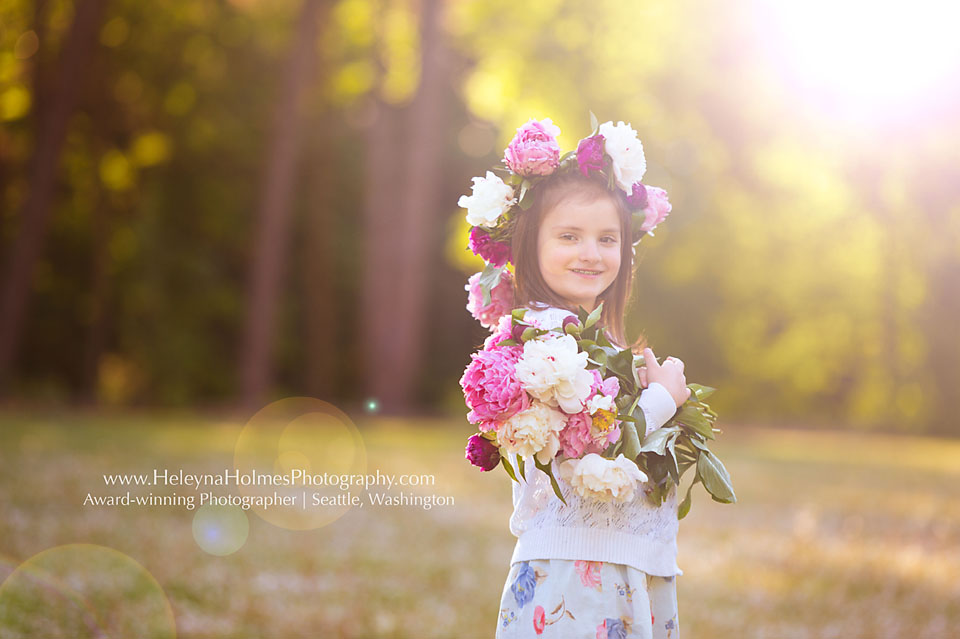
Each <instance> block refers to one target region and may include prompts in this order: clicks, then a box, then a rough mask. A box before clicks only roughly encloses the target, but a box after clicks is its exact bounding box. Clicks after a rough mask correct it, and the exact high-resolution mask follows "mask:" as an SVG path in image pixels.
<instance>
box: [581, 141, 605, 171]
mask: <svg viewBox="0 0 960 639" xmlns="http://www.w3.org/2000/svg"><path fill="white" fill-rule="evenodd" d="M577 166H579V167H580V172H581V173H583V175H584V177H587V176H589V175H590V170H591V169H592V170H594V171H600V170H602V169H603V136H602V135H593V136H590V137H589V138H584V139H582V140H580V144H579V145H578V146H577Z"/></svg>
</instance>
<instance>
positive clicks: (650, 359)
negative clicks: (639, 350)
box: [643, 346, 660, 369]
mask: <svg viewBox="0 0 960 639" xmlns="http://www.w3.org/2000/svg"><path fill="white" fill-rule="evenodd" d="M643 363H644V364H646V366H647V368H649V369H655V368H660V364H659V363H657V356H656V355H654V354H653V349H652V348H650V347H649V346H648V347H647V348H645V349H643Z"/></svg>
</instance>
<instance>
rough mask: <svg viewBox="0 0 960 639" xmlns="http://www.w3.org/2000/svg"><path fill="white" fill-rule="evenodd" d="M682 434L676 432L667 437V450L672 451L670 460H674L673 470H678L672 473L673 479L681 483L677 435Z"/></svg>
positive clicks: (678, 483)
mask: <svg viewBox="0 0 960 639" xmlns="http://www.w3.org/2000/svg"><path fill="white" fill-rule="evenodd" d="M679 436H680V433H675V434H674V435H671V436H670V437H669V438H668V439H667V450H668V451H669V452H670V460H671V461H672V462H673V466H672V467H671V470H674V471H676V474H673V473H671V475H672V476H673V481H675V482H676V483H677V485H678V486H679V485H680V464H678V463H677V437H679Z"/></svg>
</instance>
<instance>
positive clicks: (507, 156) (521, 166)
mask: <svg viewBox="0 0 960 639" xmlns="http://www.w3.org/2000/svg"><path fill="white" fill-rule="evenodd" d="M558 135H560V128H559V127H557V126H556V125H555V124H554V123H553V121H552V120H551V119H550V118H546V119H545V120H543V122H537V121H536V120H530V121H529V122H527V123H526V124H524V125H523V126H522V127H520V128H519V129H517V134H516V135H515V136H513V139H512V140H510V145H509V146H507V150H506V151H505V152H504V157H503V159H504V161H505V162H506V163H507V166H508V167H510V170H511V171H513V172H514V173H516V174H517V175H523V176H529V175H550V174H551V173H553V172H554V171H556V170H557V167H558V166H560V145H559V144H557V136H558Z"/></svg>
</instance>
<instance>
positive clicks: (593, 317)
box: [583, 302, 603, 329]
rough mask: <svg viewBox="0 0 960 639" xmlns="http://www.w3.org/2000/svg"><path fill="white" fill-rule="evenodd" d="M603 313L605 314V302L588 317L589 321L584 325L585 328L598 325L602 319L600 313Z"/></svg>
mask: <svg viewBox="0 0 960 639" xmlns="http://www.w3.org/2000/svg"><path fill="white" fill-rule="evenodd" d="M602 312H603V302H600V304H598V305H597V307H596V308H595V309H593V311H591V312H590V314H589V315H587V319H586V321H584V323H583V328H584V329H587V328H590V327H592V326H593V325H594V324H596V323H597V320H599V319H600V313H602Z"/></svg>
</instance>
